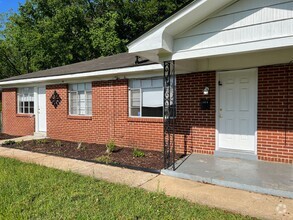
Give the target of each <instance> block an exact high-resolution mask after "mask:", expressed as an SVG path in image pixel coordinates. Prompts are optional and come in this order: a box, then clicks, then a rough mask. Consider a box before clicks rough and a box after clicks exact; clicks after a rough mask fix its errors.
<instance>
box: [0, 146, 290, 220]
mask: <svg viewBox="0 0 293 220" xmlns="http://www.w3.org/2000/svg"><path fill="white" fill-rule="evenodd" d="M0 157H7V158H14V159H17V160H20V161H23V162H29V163H34V164H39V165H42V166H46V167H50V168H56V169H59V170H64V171H72V172H73V173H77V174H81V175H85V176H92V177H94V178H98V179H102V180H106V181H109V182H113V183H120V184H126V185H129V186H131V187H138V188H142V189H145V190H148V191H152V192H164V193H165V194H166V195H169V196H174V197H178V198H183V199H186V200H188V201H191V202H194V203H199V204H203V205H208V206H209V207H217V208H220V209H223V210H227V211H230V212H234V213H240V214H242V215H249V216H253V217H258V218H262V219H293V200H290V199H284V198H280V197H274V196H269V195H262V194H257V193H250V192H247V191H242V190H236V189H231V188H225V187H221V186H215V185H209V184H203V183H198V182H194V181H190V180H183V179H178V178H174V177H169V176H164V175H158V174H152V173H146V172H142V171H135V170H129V169H124V168H119V167H113V166H106V165H102V164H96V163H90V162H83V161H79V160H74V159H68V158H62V157H55V156H48V155H45V154H40V153H32V152H27V151H22V150H16V149H10V148H4V147H0Z"/></svg>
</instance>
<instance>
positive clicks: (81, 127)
mask: <svg viewBox="0 0 293 220" xmlns="http://www.w3.org/2000/svg"><path fill="white" fill-rule="evenodd" d="M55 90H56V91H57V92H58V93H59V95H60V96H61V98H62V101H61V104H60V105H59V106H58V108H57V109H55V108H54V106H53V105H52V104H51V103H50V101H49V100H50V97H51V95H52V94H53V92H54V91H55ZM92 94H93V106H92V107H93V116H92V117H79V116H68V98H67V96H68V95H67V85H54V86H47V106H48V107H47V121H48V132H47V133H48V136H49V137H51V138H55V139H62V140H69V141H78V142H90V143H100V144H104V143H107V141H109V140H110V139H114V140H115V142H116V143H117V145H120V146H131V147H141V148H145V149H154V150H161V149H162V129H163V126H162V120H161V119H132V118H129V117H128V82H127V80H112V81H98V82H93V85H92Z"/></svg>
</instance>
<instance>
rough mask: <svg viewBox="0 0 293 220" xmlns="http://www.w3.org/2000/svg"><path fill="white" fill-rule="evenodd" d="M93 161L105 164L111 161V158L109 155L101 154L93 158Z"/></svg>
mask: <svg viewBox="0 0 293 220" xmlns="http://www.w3.org/2000/svg"><path fill="white" fill-rule="evenodd" d="M95 161H97V162H100V163H105V164H109V163H112V159H111V157H110V155H103V156H100V157H97V158H96V159H95Z"/></svg>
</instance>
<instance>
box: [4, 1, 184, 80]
mask: <svg viewBox="0 0 293 220" xmlns="http://www.w3.org/2000/svg"><path fill="white" fill-rule="evenodd" d="M186 2H187V0H185V1H184V0H181V1H179V0H177V1H176V0H62V1H60V0H27V1H26V3H25V4H23V5H22V6H20V8H19V13H15V14H10V15H9V16H8V19H7V18H6V19H4V20H5V22H3V21H2V22H1V23H0V25H2V26H3V27H2V29H1V26H0V30H1V31H0V35H1V36H0V73H1V75H0V78H4V77H8V76H11V75H17V74H23V73H28V72H33V71H38V70H43V69H47V68H52V67H56V66H62V65H66V64H70V63H75V62H79V61H84V60H89V59H93V58H97V57H100V56H108V55H112V54H116V53H120V52H124V51H126V49H127V48H126V45H127V43H129V42H130V41H131V40H132V39H134V38H135V37H137V36H138V35H139V34H141V33H142V32H144V31H146V30H147V29H148V28H150V27H151V26H153V25H154V24H156V23H158V22H159V21H160V20H161V19H163V18H164V17H165V16H166V15H168V14H170V13H172V12H173V11H174V10H176V9H177V8H179V7H180V6H182V5H183V4H184V3H186ZM3 16H4V15H2V17H3ZM0 18H1V17H0ZM2 20H3V19H2Z"/></svg>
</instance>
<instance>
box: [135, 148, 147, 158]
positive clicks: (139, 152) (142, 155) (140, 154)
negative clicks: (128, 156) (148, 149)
mask: <svg viewBox="0 0 293 220" xmlns="http://www.w3.org/2000/svg"><path fill="white" fill-rule="evenodd" d="M132 155H133V157H145V153H144V152H143V151H142V150H138V149H137V148H134V149H133V152H132Z"/></svg>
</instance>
